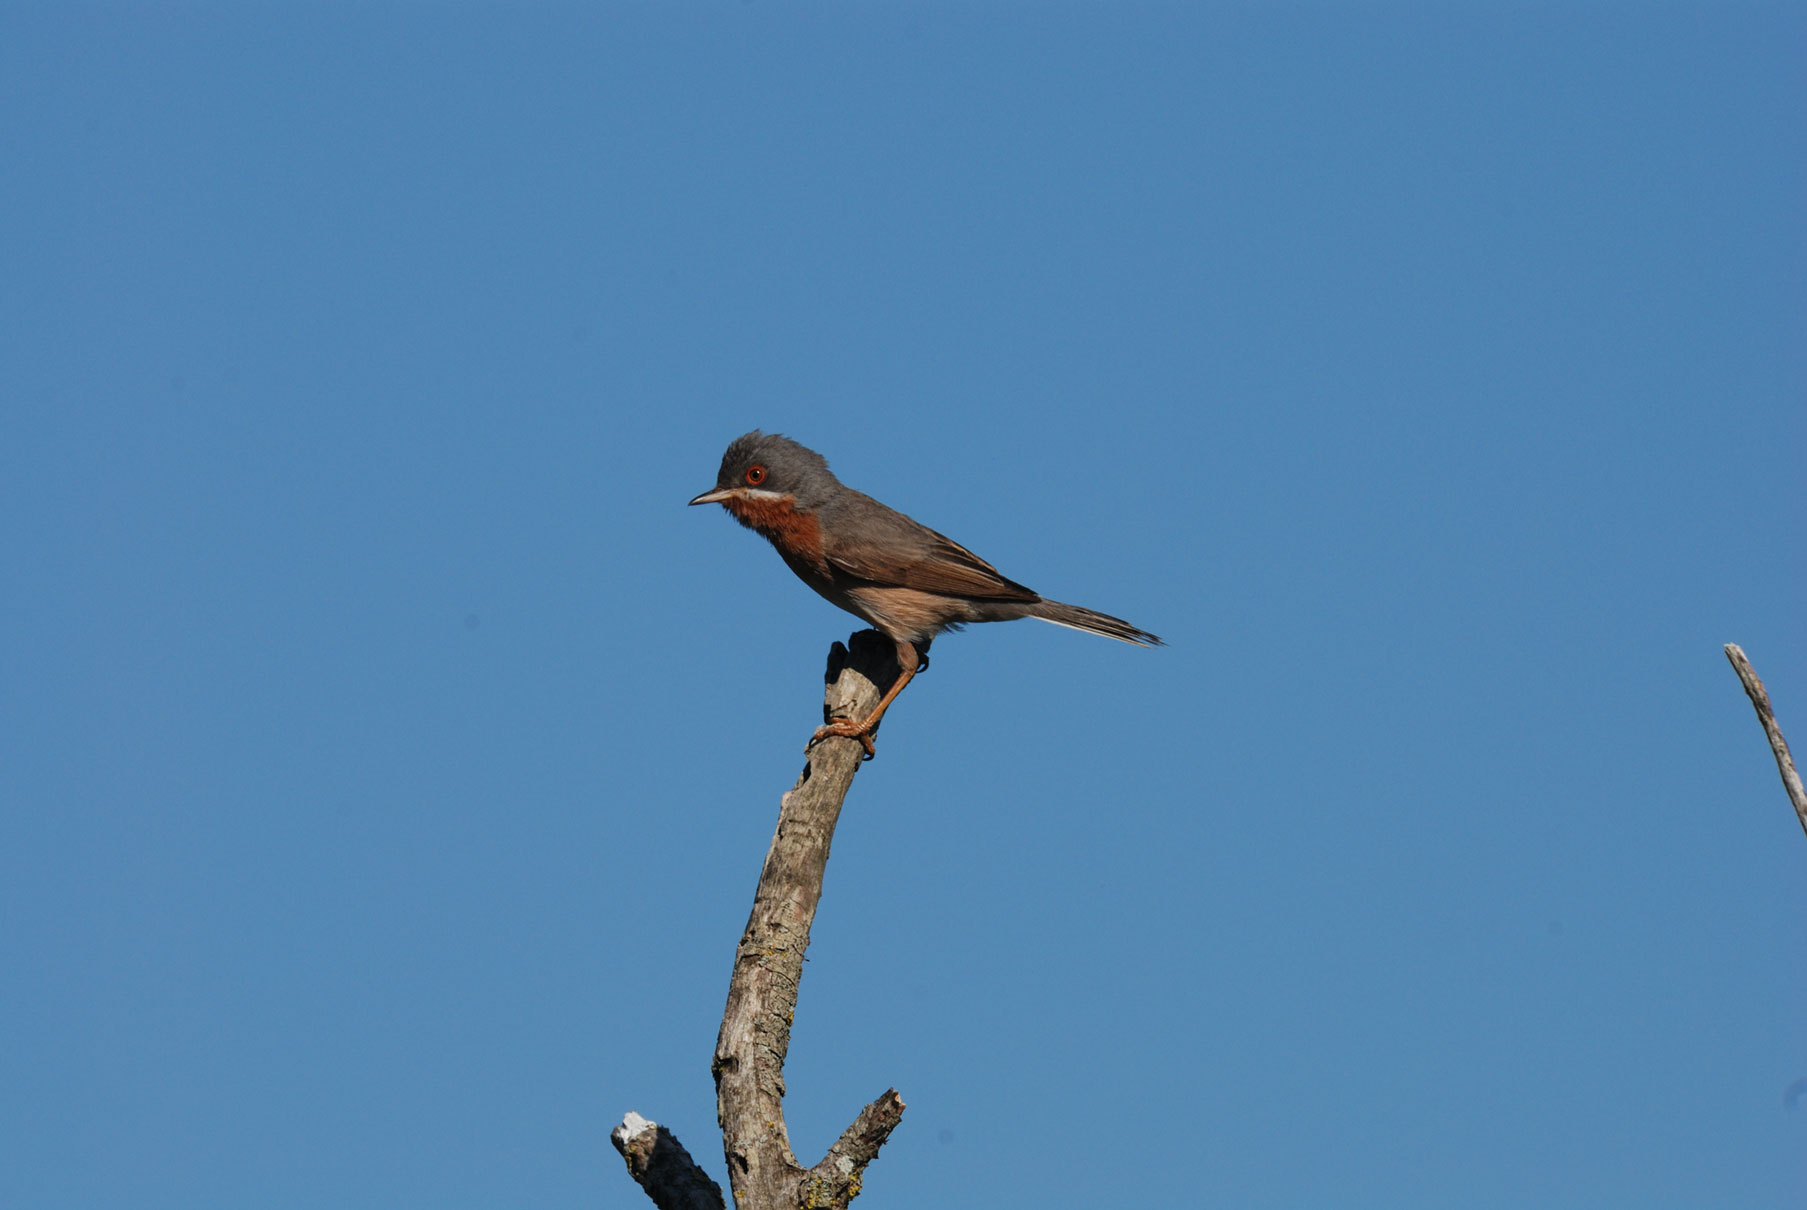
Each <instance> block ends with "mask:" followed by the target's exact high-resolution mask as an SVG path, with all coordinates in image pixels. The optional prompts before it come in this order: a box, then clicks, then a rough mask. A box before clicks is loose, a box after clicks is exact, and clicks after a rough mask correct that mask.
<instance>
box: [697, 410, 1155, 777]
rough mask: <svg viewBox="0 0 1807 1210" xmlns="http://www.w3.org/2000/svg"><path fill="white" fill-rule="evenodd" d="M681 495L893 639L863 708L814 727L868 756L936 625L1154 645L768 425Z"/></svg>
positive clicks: (922, 661) (741, 440) (924, 657)
mask: <svg viewBox="0 0 1807 1210" xmlns="http://www.w3.org/2000/svg"><path fill="white" fill-rule="evenodd" d="M691 503H692V504H720V505H721V506H722V507H723V508H725V509H727V510H728V511H729V512H730V513H732V514H734V518H735V519H736V520H737V521H739V522H740V523H741V524H742V525H744V526H746V527H747V528H749V529H753V530H757V531H758V532H759V533H761V534H763V535H765V537H766V538H767V540H769V541H770V542H771V544H772V545H773V546H775V547H777V548H778V554H779V556H780V557H781V558H783V559H784V561H785V563H786V564H787V565H788V566H789V567H790V569H791V570H792V571H794V572H796V573H797V577H798V578H799V579H800V580H802V581H803V582H804V583H805V584H807V585H809V586H810V587H811V588H813V589H815V590H816V591H817V592H819V593H821V594H822V595H823V596H824V597H826V598H827V599H828V600H829V601H830V602H832V603H833V604H835V605H838V606H840V607H841V608H842V609H845V610H846V611H847V612H848V613H851V614H854V615H855V616H857V617H860V618H863V619H865V620H866V621H867V622H868V623H870V624H871V625H873V626H874V627H876V628H878V629H879V630H881V631H883V632H884V633H885V634H886V635H887V636H888V637H889V638H890V639H891V641H892V642H894V643H896V644H897V666H898V668H899V670H900V671H899V673H898V677H897V681H896V683H894V684H893V685H892V686H891V688H890V689H889V690H887V691H886V693H885V696H884V697H883V698H882V699H880V701H879V703H878V705H877V707H876V708H874V709H873V711H872V713H871V714H870V715H868V716H867V717H865V718H863V719H860V720H858V721H853V720H839V721H836V722H833V723H830V724H829V725H827V726H825V727H823V728H821V729H820V730H819V731H817V732H816V734H815V740H820V739H824V738H826V737H828V736H831V735H841V736H847V737H849V738H851V739H857V740H859V741H860V744H861V745H862V746H863V747H864V748H865V749H866V755H865V759H867V760H870V759H872V756H873V753H874V748H873V745H872V729H873V728H874V727H876V726H878V721H879V719H881V718H882V717H884V713H885V711H886V710H887V709H888V708H889V707H890V705H891V703H892V702H893V701H895V700H896V699H897V695H898V694H899V693H902V692H903V687H904V686H905V685H907V684H909V683H910V678H911V677H913V676H915V675H916V674H917V673H918V672H921V671H922V670H924V669H926V668H927V667H928V666H929V658H928V657H929V644H930V643H932V642H933V641H934V639H935V636H936V635H938V634H940V633H941V632H942V631H944V630H958V629H960V627H961V626H963V625H965V624H966V623H968V622H1009V621H1014V620H1015V619H1017V618H1040V619H1041V620H1042V621H1044V622H1053V623H1054V624H1055V625H1057V626H1071V627H1072V628H1073V629H1075V630H1089V631H1091V632H1092V633H1093V634H1101V635H1104V636H1105V637H1107V638H1113V639H1121V640H1122V641H1123V642H1125V643H1135V644H1137V645H1139V646H1142V647H1158V646H1160V645H1161V640H1160V639H1158V638H1156V637H1155V636H1154V635H1152V634H1149V633H1148V632H1147V631H1146V630H1139V629H1137V628H1136V627H1134V626H1131V625H1130V624H1129V623H1128V622H1125V621H1124V620H1123V619H1122V618H1113V617H1111V616H1110V615H1109V614H1103V613H1095V612H1093V611H1092V610H1090V609H1081V608H1080V607H1079V606H1077V605H1063V604H1061V603H1060V602H1059V601H1049V600H1046V599H1044V598H1043V597H1040V596H1038V595H1036V594H1035V593H1034V592H1031V591H1030V590H1029V589H1027V588H1024V587H1023V586H1022V585H1021V584H1018V583H1017V582H1016V581H1014V580H1010V579H1006V578H1005V577H1004V576H1002V575H999V574H998V569H997V568H995V567H993V566H992V565H991V564H989V563H987V562H986V561H985V560H984V559H981V558H980V557H979V556H978V555H975V554H974V553H973V552H972V551H970V550H968V549H966V548H965V547H964V546H961V545H960V544H959V543H958V542H955V541H953V540H951V539H949V538H946V537H943V536H942V535H941V534H938V533H936V532H935V531H934V530H932V529H930V528H929V527H928V526H926V525H919V524H917V523H916V522H915V521H912V520H911V519H910V518H908V517H906V516H904V515H903V514H902V513H900V512H898V511H897V510H896V509H894V508H887V507H886V506H885V505H883V504H880V503H879V502H878V501H877V500H874V499H873V498H872V497H871V496H868V495H866V494H865V493H863V492H856V491H854V490H853V489H852V488H851V487H848V486H846V485H845V484H843V483H842V482H841V481H840V480H839V479H836V478H835V477H834V475H833V474H831V473H830V472H829V470H828V460H827V459H826V458H824V457H822V455H820V454H818V453H816V452H815V451H814V450H812V449H808V448H806V447H804V446H801V445H798V444H797V443H796V442H795V441H792V440H791V439H790V438H788V437H782V436H780V435H778V434H777V433H761V432H760V431H758V430H757V429H755V430H754V431H753V432H751V433H748V434H747V435H746V436H744V437H737V438H735V439H734V442H733V443H732V444H731V445H729V446H728V452H727V453H725V454H723V455H722V468H721V472H720V473H719V474H717V475H716V477H715V486H714V487H713V488H711V489H710V490H708V491H706V492H704V493H703V494H702V495H700V496H698V497H697V498H696V499H694V500H692V501H691ZM815 740H811V741H810V742H811V743H814V742H815Z"/></svg>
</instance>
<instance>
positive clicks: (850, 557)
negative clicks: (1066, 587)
mask: <svg viewBox="0 0 1807 1210" xmlns="http://www.w3.org/2000/svg"><path fill="white" fill-rule="evenodd" d="M822 547H823V553H824V554H825V555H827V556H828V561H829V562H830V563H832V564H833V565H834V566H836V567H838V568H840V569H841V570H842V571H844V572H846V573H847V574H848V575H850V576H857V577H858V578H859V579H862V580H870V581H871V582H872V583H874V584H889V585H894V586H896V587H900V588H914V589H917V590H918V591H920V592H936V593H941V594H942V595H944V596H958V597H980V598H983V599H986V600H999V601H1039V600H1041V598H1040V597H1039V596H1037V595H1036V594H1035V593H1034V592H1031V591H1030V590H1029V589H1027V588H1024V587H1023V586H1022V585H1021V584H1018V583H1017V582H1016V581H1015V580H1011V579H1007V578H1006V577H1004V576H1002V575H1000V574H998V569H997V568H995V567H993V566H992V565H991V564H989V563H987V562H986V561H985V560H984V559H981V558H980V557H979V556H978V555H975V554H974V553H973V552H972V551H970V550H968V549H966V547H964V546H962V545H960V544H959V543H958V542H956V541H954V540H953V539H952V538H949V537H946V536H945V535H942V534H938V533H936V532H935V531H934V530H932V529H930V528H929V527H928V526H926V525H919V524H917V523H916V522H915V521H912V520H911V519H910V518H908V517H906V516H904V515H903V514H902V513H900V512H898V511H897V510H896V509H893V508H888V507H886V506H885V505H883V504H880V503H879V502H878V501H877V500H874V499H873V498H872V497H870V496H867V495H864V494H862V493H859V492H855V491H852V490H848V491H847V493H846V497H845V498H844V499H843V500H842V501H841V502H840V507H838V508H836V509H835V515H834V517H833V519H832V521H831V523H830V524H827V525H824V526H823V527H822Z"/></svg>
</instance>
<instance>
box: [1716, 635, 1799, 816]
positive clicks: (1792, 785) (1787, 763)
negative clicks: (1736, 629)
mask: <svg viewBox="0 0 1807 1210" xmlns="http://www.w3.org/2000/svg"><path fill="white" fill-rule="evenodd" d="M1725 658H1726V659H1728V660H1730V661H1732V667H1733V668H1734V669H1735V670H1736V671H1737V673H1738V679H1739V680H1740V681H1742V682H1743V683H1744V692H1745V694H1746V695H1748V696H1749V697H1750V699H1751V705H1752V706H1755V707H1756V708H1757V721H1758V722H1760V723H1762V724H1763V734H1764V736H1766V737H1767V738H1768V740H1769V750H1770V751H1771V752H1772V753H1774V754H1775V758H1776V770H1777V771H1778V772H1779V773H1781V775H1782V788H1783V789H1784V790H1786V791H1788V801H1789V802H1791V803H1793V804H1794V813H1795V818H1797V819H1799V820H1800V821H1801V830H1802V831H1803V832H1807V790H1803V789H1802V788H1801V775H1800V773H1798V772H1797V771H1796V770H1795V767H1794V757H1793V756H1791V755H1790V754H1789V751H1788V741H1787V740H1786V739H1783V738H1782V728H1781V725H1780V724H1778V723H1777V722H1776V712H1775V711H1774V710H1771V709H1770V708H1769V692H1768V690H1766V689H1764V688H1763V681H1762V679H1761V678H1760V677H1758V675H1757V670H1756V669H1755V668H1752V667H1751V662H1750V661H1749V660H1748V659H1746V658H1745V655H1744V649H1743V648H1741V647H1739V646H1738V644H1736V643H1727V644H1726V645H1725Z"/></svg>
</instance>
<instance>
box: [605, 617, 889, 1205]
mask: <svg viewBox="0 0 1807 1210" xmlns="http://www.w3.org/2000/svg"><path fill="white" fill-rule="evenodd" d="M848 643H849V646H847V647H843V646H842V645H841V644H839V643H836V644H835V645H834V648H833V650H832V651H831V652H830V653H829V657H828V675H827V691H826V694H825V701H824V709H823V715H824V721H825V722H831V721H833V720H835V719H861V718H865V717H866V716H867V715H868V714H870V713H871V712H872V710H873V708H874V707H875V706H876V705H877V704H878V700H879V698H880V697H881V696H882V692H883V690H884V689H885V688H887V687H889V686H890V685H891V684H892V683H893V682H894V681H895V680H896V678H897V676H898V673H899V669H898V667H897V656H896V647H895V645H894V644H893V643H892V642H891V640H890V639H887V638H885V637H884V636H883V635H881V634H879V633H878V632H877V631H874V630H862V631H860V632H858V633H857V634H855V635H854V636H853V637H852V638H851V639H850V640H848ZM805 755H806V759H807V763H805V765H804V767H803V772H802V774H801V775H800V776H799V777H798V778H797V784H796V785H794V786H792V787H791V790H790V793H788V794H786V795H785V796H784V797H783V799H782V800H780V804H779V810H778V827H777V830H776V831H775V832H774V833H773V836H772V847H771V849H770V851H769V852H767V854H766V859H765V866H764V868H763V869H762V870H761V871H760V875H759V888H758V890H757V891H756V892H755V893H754V896H753V911H752V913H751V914H750V915H749V916H748V918H747V927H746V930H745V931H744V932H743V933H742V934H741V939H740V945H739V947H738V948H737V949H736V950H735V954H734V973H733V976H732V977H731V978H730V980H729V982H728V1004H727V1009H726V1011H725V1012H724V1013H723V1014H722V1028H721V1034H720V1036H719V1037H718V1038H717V1040H716V1044H715V1062H714V1064H713V1070H714V1072H715V1104H716V1117H717V1119H718V1121H719V1122H720V1124H721V1128H722V1150H723V1153H724V1155H725V1156H726V1158H727V1162H728V1182H729V1185H730V1187H731V1189H732V1191H733V1194H734V1203H735V1205H736V1206H737V1207H738V1210H816V1208H819V1207H820V1208H827V1207H833V1208H837V1210H841V1208H844V1207H846V1206H847V1204H848V1203H849V1202H850V1201H852V1200H853V1199H854V1197H856V1196H858V1194H859V1191H860V1184H861V1182H862V1180H863V1179H864V1176H865V1171H866V1166H867V1165H868V1164H870V1163H871V1162H872V1160H873V1158H874V1157H875V1156H877V1154H878V1150H879V1148H880V1147H882V1146H883V1145H884V1143H885V1140H886V1139H887V1138H889V1137H890V1134H891V1131H892V1130H893V1129H895V1128H896V1126H897V1123H898V1121H899V1120H900V1119H901V1118H902V1116H903V1111H904V1103H903V1099H902V1098H901V1097H899V1096H898V1095H897V1091H896V1090H895V1089H890V1090H887V1091H886V1092H885V1093H884V1094H883V1095H882V1096H880V1097H879V1098H878V1099H877V1100H875V1101H873V1102H872V1103H871V1104H870V1105H867V1106H866V1107H865V1108H864V1109H862V1110H861V1111H860V1113H859V1114H858V1116H857V1117H855V1118H854V1120H853V1122H852V1124H851V1125H849V1126H848V1127H847V1129H846V1130H845V1131H843V1132H842V1133H841V1137H840V1138H839V1139H837V1140H836V1141H835V1144H834V1146H832V1147H830V1148H829V1149H828V1154H827V1155H825V1156H824V1157H823V1158H822V1160H821V1161H820V1162H819V1163H817V1164H815V1165H814V1166H812V1167H808V1168H805V1167H804V1166H803V1165H802V1164H801V1163H800V1162H798V1160H797V1156H796V1154H795V1153H794V1152H793V1151H792V1150H791V1142H790V1134H789V1132H788V1131H787V1130H786V1128H785V1124H784V1091H785V1090H784V1059H785V1055H786V1053H787V1052H788V1051H789V1049H790V1038H791V1018H792V1014H793V1013H794V1011H795V1010H796V1007H797V985H798V982H799V981H800V980H801V979H802V977H803V955H804V951H805V950H807V949H808V948H809V931H810V926H811V925H812V924H813V923H814V921H815V918H816V907H817V905H818V904H819V903H820V901H821V898H822V878H823V874H824V872H825V871H826V869H827V866H828V850H829V846H830V845H831V844H832V843H833V840H834V829H835V824H836V822H837V821H838V820H839V819H840V815H841V803H842V801H843V800H844V799H845V798H846V797H847V791H848V788H849V787H850V786H852V784H853V777H854V774H856V773H858V772H859V769H860V763H861V759H862V757H863V756H864V755H865V750H864V748H863V747H862V745H861V744H860V742H859V741H858V740H857V739H848V738H843V737H828V738H825V739H822V740H819V741H816V742H814V743H812V744H811V745H810V746H809V747H808V748H807V749H806V753H805ZM628 1117H629V1122H632V1121H633V1120H635V1119H638V1115H637V1114H630V1115H628ZM640 1120H641V1121H644V1119H640ZM628 1124H629V1123H627V1122H624V1123H623V1126H622V1127H618V1128H617V1129H616V1134H617V1135H620V1134H621V1133H622V1132H623V1130H625V1129H626V1128H627V1126H628ZM647 1125H648V1126H650V1123H647ZM655 1129H656V1131H657V1136H658V1137H660V1138H662V1139H665V1140H669V1142H670V1146H671V1148H675V1152H674V1151H671V1150H667V1151H666V1152H665V1155H664V1157H662V1158H666V1159H669V1160H671V1161H672V1162H673V1163H674V1164H675V1162H676V1157H678V1156H681V1157H682V1161H683V1164H685V1165H688V1166H689V1167H690V1168H691V1169H693V1170H694V1176H692V1175H690V1174H683V1179H682V1180H680V1181H677V1182H676V1183H675V1184H674V1183H673V1182H667V1186H668V1187H672V1188H677V1187H680V1186H681V1188H682V1189H685V1190H694V1189H695V1188H697V1184H698V1183H697V1179H696V1178H700V1179H701V1180H702V1181H708V1177H707V1176H706V1175H705V1174H703V1172H702V1170H701V1169H700V1168H697V1167H696V1165H695V1163H694V1161H692V1160H691V1159H690V1156H689V1155H688V1154H686V1153H685V1152H684V1149H683V1148H682V1147H681V1146H679V1145H678V1143H677V1140H676V1139H673V1138H671V1136H670V1135H669V1133H667V1132H666V1131H665V1130H664V1129H663V1128H662V1127H661V1128H655ZM643 1133H644V1134H651V1133H652V1131H643ZM615 1145H616V1147H617V1148H618V1149H620V1150H621V1151H622V1154H623V1156H625V1157H627V1159H628V1168H629V1171H630V1172H631V1173H633V1174H634V1178H635V1179H636V1180H638V1181H640V1183H641V1186H642V1187H643V1188H645V1189H646V1191H647V1193H648V1195H650V1196H651V1197H652V1198H653V1201H654V1202H655V1203H656V1204H657V1205H658V1206H659V1207H660V1208H661V1210H713V1207H716V1206H720V1205H721V1192H720V1190H719V1189H717V1188H715V1186H714V1183H713V1182H709V1184H710V1190H711V1191H712V1192H713V1195H714V1197H715V1201H714V1202H713V1203H709V1202H706V1201H681V1200H680V1201H663V1200H661V1194H660V1193H657V1192H655V1191H654V1188H653V1185H652V1184H650V1183H649V1182H648V1180H646V1179H644V1178H643V1177H642V1176H641V1174H640V1172H639V1171H637V1170H636V1169H635V1160H634V1157H633V1155H631V1154H630V1149H629V1147H628V1146H624V1145H623V1143H622V1142H621V1141H620V1140H619V1139H617V1141H616V1144H615ZM648 1146H649V1147H651V1146H652V1144H650V1143H649V1144H648ZM654 1150H657V1148H654ZM686 1196H688V1194H686Z"/></svg>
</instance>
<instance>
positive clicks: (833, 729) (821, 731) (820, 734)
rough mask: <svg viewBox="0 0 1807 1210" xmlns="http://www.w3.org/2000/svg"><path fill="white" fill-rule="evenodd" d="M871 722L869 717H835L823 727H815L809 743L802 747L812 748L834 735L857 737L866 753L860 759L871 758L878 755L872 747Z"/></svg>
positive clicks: (845, 737)
mask: <svg viewBox="0 0 1807 1210" xmlns="http://www.w3.org/2000/svg"><path fill="white" fill-rule="evenodd" d="M872 724H873V720H872V719H869V718H868V719H864V720H862V721H860V722H854V721H853V720H852V719H850V718H839V719H836V720H835V721H834V722H832V723H829V724H828V725H827V726H825V727H818V728H816V733H815V735H814V736H813V737H811V739H810V741H809V743H808V744H805V745H804V747H805V748H806V749H807V748H813V747H815V746H816V745H817V744H819V743H821V742H822V741H823V740H825V739H829V738H831V737H835V736H839V737H841V738H844V739H857V740H859V741H860V747H862V748H864V749H865V750H866V754H865V755H864V756H862V757H860V759H861V760H862V761H867V760H871V759H872V758H873V757H875V756H877V755H878V749H877V748H876V747H874V746H873V743H872Z"/></svg>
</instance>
